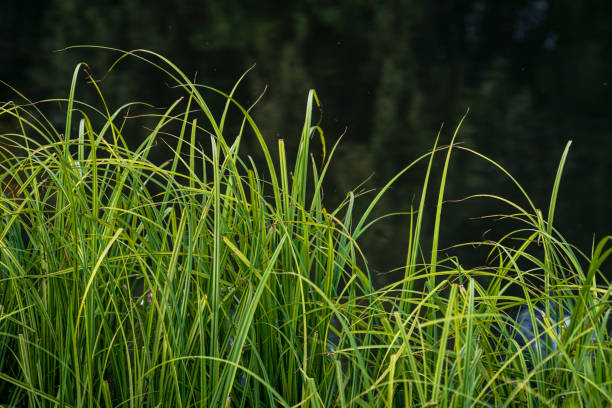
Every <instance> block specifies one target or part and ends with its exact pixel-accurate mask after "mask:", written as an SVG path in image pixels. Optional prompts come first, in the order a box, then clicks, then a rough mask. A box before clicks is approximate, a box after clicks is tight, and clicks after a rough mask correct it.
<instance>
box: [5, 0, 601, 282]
mask: <svg viewBox="0 0 612 408" xmlns="http://www.w3.org/2000/svg"><path fill="white" fill-rule="evenodd" d="M77 4H78V2H75V1H71V0H47V1H45V2H42V1H31V2H9V3H8V4H3V5H2V13H0V30H1V31H2V33H1V35H0V55H1V58H2V60H3V63H2V64H0V79H2V80H5V81H7V82H9V83H11V84H12V85H14V86H16V87H18V88H19V89H20V90H22V91H23V92H24V93H26V94H27V95H28V96H30V98H32V99H33V100H39V99H43V98H47V97H51V96H67V89H68V85H69V82H70V78H71V76H72V71H73V69H74V66H75V64H76V63H77V62H79V61H87V62H88V63H89V72H91V73H92V74H93V75H94V76H95V77H96V78H98V79H100V78H102V77H104V74H105V71H106V69H107V68H108V67H109V65H110V64H111V63H112V61H113V60H114V59H115V58H116V56H117V54H113V53H110V52H106V51H101V50H92V49H77V50H71V51H66V52H52V51H53V50H57V49H60V48H63V47H65V46H68V45H75V44H104V45H109V46H113V47H117V48H122V49H132V48H147V49H152V50H155V51H158V52H160V53H162V54H164V55H166V56H167V57H169V58H170V59H171V60H173V61H174V62H175V63H177V64H178V65H179V66H180V67H181V68H183V69H184V70H185V72H186V73H187V74H188V75H190V76H193V75H195V73H196V72H197V78H198V81H200V82H202V83H206V84H208V85H211V86H215V87H217V88H220V89H222V90H229V89H231V86H232V85H233V83H234V81H235V80H236V79H237V78H238V77H239V76H240V75H241V74H242V73H243V72H244V71H245V70H246V69H247V68H248V67H250V66H252V65H253V64H254V63H256V64H257V65H256V67H255V68H254V69H253V70H252V71H251V72H250V73H249V75H248V77H247V79H246V81H245V83H244V85H243V87H242V88H241V90H240V92H239V95H238V99H239V100H242V101H243V102H244V103H245V104H246V105H248V104H250V103H251V102H252V101H254V100H255V99H256V98H257V96H258V95H259V94H260V93H261V92H262V90H263V89H264V87H265V86H267V87H268V88H267V92H266V95H265V97H264V98H263V100H262V101H261V102H260V103H259V104H258V106H257V108H256V109H255V110H254V115H255V117H256V119H257V120H258V122H259V124H260V126H261V127H262V130H263V131H264V135H265V136H266V138H267V139H268V140H269V141H270V143H272V144H275V143H276V139H277V138H284V139H285V140H286V141H287V144H288V149H289V151H291V148H292V147H295V144H296V141H297V139H298V136H299V131H300V128H301V125H302V121H303V117H302V116H303V111H304V107H305V101H306V95H307V92H308V89H310V88H315V89H316V90H317V91H318V93H319V96H320V99H321V101H322V120H321V126H322V127H323V129H324V130H325V132H326V133H325V134H326V137H327V142H328V145H329V144H330V143H333V142H334V141H335V140H336V139H337V138H338V137H339V135H340V134H342V133H343V132H344V131H345V129H346V135H345V136H344V139H343V144H342V148H341V150H340V151H339V154H338V157H337V158H336V161H335V165H334V166H333V168H332V173H331V179H330V180H329V183H328V185H327V189H326V200H327V206H328V207H334V204H335V203H337V202H339V201H340V200H341V199H342V198H343V197H344V196H345V193H346V191H348V190H349V189H350V188H352V187H353V186H355V185H357V184H359V183H360V182H361V181H363V180H364V179H366V178H368V177H369V176H371V175H372V174H373V177H372V178H371V179H370V181H369V182H368V184H367V185H366V186H367V187H370V188H380V187H381V186H382V185H384V183H385V181H386V180H388V179H389V178H390V177H391V176H392V175H393V174H395V173H396V172H397V171H399V170H400V169H401V168H402V167H403V166H405V165H407V164H408V163H410V162H411V161H412V160H414V159H415V158H416V157H418V156H419V155H420V154H422V153H424V152H426V151H427V149H429V148H431V146H432V145H433V142H434V139H435V136H436V133H437V131H438V129H439V128H440V126H441V124H442V123H444V128H443V131H442V136H441V140H442V142H443V143H447V142H448V141H449V140H450V137H451V135H452V132H453V130H454V128H455V126H456V125H457V124H458V122H459V120H460V118H461V116H462V115H463V114H464V113H465V112H466V110H467V109H468V108H469V109H470V113H469V115H468V117H467V119H466V121H465V123H464V126H463V128H462V130H461V131H460V133H459V136H458V141H460V142H461V143H463V145H464V146H467V147H471V148H474V149H476V150H478V151H480V152H482V153H484V154H486V155H488V156H490V157H491V158H492V159H494V160H496V161H498V162H499V163H501V164H503V165H504V166H506V168H507V169H508V170H509V171H510V172H511V173H512V174H513V175H514V176H515V177H516V178H517V180H518V181H519V182H520V183H521V184H522V185H523V187H524V188H525V190H526V191H527V192H528V193H529V194H530V195H531V197H532V199H533V201H534V205H535V206H536V207H537V208H541V209H542V210H543V212H544V214H546V212H547V209H548V204H549V198H550V192H551V190H552V185H553V180H554V176H555V173H556V168H557V164H558V161H559V159H560V157H561V153H562V151H563V148H564V147H565V144H566V143H567V141H568V140H570V139H571V140H573V145H572V149H571V151H570V155H569V158H568V161H567V164H566V168H565V171H564V178H563V182H562V184H561V190H560V196H559V203H558V205H557V211H556V217H555V222H556V227H557V228H558V229H559V230H560V231H561V233H562V234H563V235H564V236H565V237H566V238H567V240H568V241H570V242H572V243H575V244H576V245H578V246H579V247H580V248H581V249H583V250H584V251H586V252H589V250H590V246H591V243H592V240H593V237H595V239H599V238H601V237H602V236H604V235H605V234H609V233H610V232H612V215H611V214H612V204H611V203H612V200H611V198H612V194H611V192H610V191H611V189H612V182H611V181H610V175H611V174H612V158H611V155H610V152H612V115H611V113H610V112H611V111H610V109H611V107H612V103H611V102H612V93H611V87H612V83H611V81H612V76H611V75H610V73H611V69H610V67H611V62H612V61H611V55H612V43H611V38H612V32H611V31H612V25H611V24H609V16H610V15H612V2H608V1H594V0H593V1H582V2H576V1H568V0H565V1H564V0H560V1H555V2H552V1H544V0H538V1H529V0H522V1H495V2H487V1H476V0H472V1H433V0H430V1H424V2H413V1H399V0H398V1H388V2H380V3H379V2H366V1H362V0H351V1H342V2H324V1H318V0H310V1H298V2H285V3H281V4H278V5H275V6H273V7H272V6H265V5H262V4H261V3H259V2H255V1H238V2H233V1H232V2H229V1H216V0H214V1H208V2H206V3H205V4H206V5H203V4H202V2H196V1H182V2H176V4H173V5H172V6H154V5H153V4H152V3H151V2H145V1H143V0H132V1H129V2H119V1H108V0H107V1H98V2H95V3H90V4H87V5H86V6H85V7H83V6H82V3H81V4H78V5H77ZM165 82H166V79H164V78H163V77H162V76H161V75H159V74H156V73H155V71H154V70H153V69H152V68H150V67H148V66H146V65H145V64H141V63H138V62H136V61H126V62H124V63H122V64H120V65H119V66H118V67H117V68H116V70H115V71H113V73H112V74H111V75H109V76H108V77H106V78H105V79H104V81H103V82H102V83H101V87H102V90H103V92H104V94H105V97H106V98H107V100H108V101H110V105H111V108H117V107H118V106H120V105H121V104H122V103H125V102H127V101H131V100H142V101H148V102H152V103H155V104H157V105H160V106H167V105H169V104H170V103H171V102H172V101H173V98H174V97H176V95H177V94H176V92H174V91H173V90H171V89H169V88H168V87H167V86H166V85H165ZM79 92H80V93H79V95H81V97H92V98H93V96H92V95H93V92H92V90H91V86H89V87H88V86H87V85H86V84H84V83H83V84H82V85H80V87H79ZM14 98H15V96H13V95H11V94H10V93H9V91H8V90H6V89H2V90H1V91H0V100H8V99H14ZM214 104H215V102H214V101H213V106H214ZM61 115H62V112H61V110H60V111H56V112H55V116H54V117H55V118H56V119H57V120H61V117H62V116H61ZM0 126H3V127H4V128H6V126H7V124H6V123H5V124H2V123H0ZM139 137H141V134H140V131H139V130H138V129H134V131H133V138H134V140H138V138H139ZM328 147H329V146H328ZM158 155H159V159H160V160H163V155H164V152H163V150H160V151H159V152H158ZM436 164H437V166H438V167H440V166H441V164H442V163H441V162H438V163H436ZM423 174H424V166H419V167H417V168H416V169H415V170H414V171H412V172H410V173H408V174H407V175H406V176H404V177H402V178H401V179H400V180H399V182H398V183H397V185H396V186H395V187H394V188H393V189H392V191H391V192H390V193H389V194H388V196H387V198H386V199H385V200H384V201H383V202H381V205H380V206H379V209H378V214H383V213H387V212H395V211H408V210H409V209H410V205H411V204H414V205H417V204H418V199H419V196H420V188H421V184H422V179H423ZM434 176H435V177H434V179H433V180H432V182H433V183H434V186H436V185H437V180H438V179H437V178H436V177H438V176H439V172H436V173H435V174H434ZM436 191H437V187H435V188H434V189H433V190H432V191H430V195H429V196H430V197H431V200H430V202H428V205H427V211H428V215H429V219H428V220H427V221H426V223H425V228H426V229H427V230H428V231H431V228H432V222H430V221H429V220H431V219H433V214H434V213H435V199H436V194H437V193H436ZM484 192H486V193H493V194H500V195H504V196H506V197H509V198H512V199H516V200H519V202H520V204H521V205H526V203H525V200H523V199H522V198H521V196H520V194H519V193H518V191H517V189H516V188H515V187H513V185H512V184H511V183H509V182H508V181H507V179H505V178H504V176H503V175H502V174H501V173H500V172H499V171H496V170H494V169H493V168H492V167H491V166H489V165H486V164H485V163H483V162H482V161H478V160H476V159H475V158H474V157H473V156H470V155H469V154H466V153H457V154H456V155H455V156H454V157H453V159H452V163H451V174H450V176H449V180H448V188H447V193H446V197H447V198H448V199H460V198H462V197H465V196H467V195H470V194H474V193H484ZM509 210H510V209H509V208H507V207H501V208H500V207H499V206H497V205H494V203H493V202H491V201H487V200H479V201H478V200H476V201H469V202H464V203H456V204H455V203H448V204H447V205H446V207H445V209H444V213H443V214H444V215H443V216H444V218H443V221H444V222H443V226H442V232H441V233H442V237H441V240H442V241H441V244H440V247H441V248H445V247H447V246H450V245H452V244H454V243H458V242H464V241H469V240H477V239H480V238H481V237H482V236H483V233H484V232H485V231H487V230H489V229H491V231H489V232H487V235H486V237H487V238H498V237H499V236H501V234H502V233H503V232H504V231H505V230H507V229H508V228H512V227H513V226H508V225H505V224H503V223H499V222H493V221H490V220H488V221H483V220H470V219H469V218H470V217H476V216H481V215H486V214H489V213H496V212H499V211H509ZM407 225H408V218H407V217H403V218H402V217H398V218H396V219H395V220H392V221H390V222H385V223H382V224H380V225H379V226H378V227H377V228H375V229H374V230H372V232H371V233H370V234H367V235H366V236H364V239H363V242H362V245H363V246H364V248H365V250H366V251H367V253H369V254H370V261H371V266H372V268H373V269H375V270H378V271H387V270H389V269H391V268H393V267H397V266H399V265H400V264H401V263H402V262H403V260H404V259H405V250H406V247H407V241H408V230H407V228H408V227H407ZM425 249H427V248H425ZM446 253H449V254H452V253H453V252H452V251H443V255H444V254H446ZM463 256H464V258H463V259H464V262H466V263H467V264H468V265H467V266H471V265H477V264H480V263H482V262H483V254H482V253H479V252H478V251H467V252H465V253H463ZM470 264H471V265H470ZM604 267H605V265H604ZM379 279H380V280H381V281H382V282H384V281H386V280H391V279H393V275H392V274H391V275H387V274H385V275H380V278H379Z"/></svg>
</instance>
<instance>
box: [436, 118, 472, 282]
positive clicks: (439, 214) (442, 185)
mask: <svg viewBox="0 0 612 408" xmlns="http://www.w3.org/2000/svg"><path fill="white" fill-rule="evenodd" d="M468 113H469V109H468V111H467V112H466V113H465V114H464V115H463V117H462V118H461V120H460V121H459V124H458V125H457V128H456V129H455V132H454V133H453V138H452V139H451V141H450V144H449V145H448V151H447V153H446V160H445V161H444V170H443V171H442V180H441V181H440V191H439V193H438V205H437V207H436V218H435V224H434V231H433V241H432V243H431V266H430V268H431V269H430V272H431V275H430V276H429V279H428V280H429V282H430V287H433V286H434V281H433V280H434V279H435V273H436V266H437V262H438V237H439V234H440V220H441V218H442V202H443V200H444V189H445V187H446V175H447V173H448V165H449V163H450V157H451V152H452V150H453V144H454V143H455V138H456V137H457V134H458V133H459V129H461V125H462V124H463V121H464V120H465V118H466V117H467V115H468Z"/></svg>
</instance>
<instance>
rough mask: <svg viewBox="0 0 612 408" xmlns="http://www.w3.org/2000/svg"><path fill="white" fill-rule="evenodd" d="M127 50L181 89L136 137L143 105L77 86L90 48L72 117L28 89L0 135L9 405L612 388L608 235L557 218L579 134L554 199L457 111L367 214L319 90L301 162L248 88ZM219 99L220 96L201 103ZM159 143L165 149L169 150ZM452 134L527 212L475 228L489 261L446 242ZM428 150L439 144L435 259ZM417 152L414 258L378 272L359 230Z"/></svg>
mask: <svg viewBox="0 0 612 408" xmlns="http://www.w3.org/2000/svg"><path fill="white" fill-rule="evenodd" d="M124 57H133V58H138V59H140V60H142V61H143V62H144V63H148V64H151V65H152V66H153V67H155V68H156V69H160V70H162V72H164V73H165V74H167V75H168V80H169V81H170V82H172V84H173V85H174V86H176V87H177V88H180V89H182V90H183V92H184V95H183V97H181V98H179V99H177V100H176V101H174V102H173V103H172V104H171V105H170V106H169V107H168V108H166V109H165V110H163V111H154V113H150V114H146V115H139V117H140V119H141V120H142V121H143V123H144V124H145V125H146V129H148V130H147V133H146V134H145V137H144V138H142V139H141V142H140V144H139V145H137V146H131V145H130V144H129V143H128V141H131V140H134V139H133V138H132V137H131V136H130V134H128V133H129V132H133V131H134V129H141V128H135V127H134V126H126V121H127V120H128V119H126V118H128V117H129V116H130V113H129V112H130V109H136V108H138V107H141V108H142V107H145V106H146V104H142V103H130V104H126V105H124V106H122V107H120V108H118V109H117V110H115V111H112V110H110V109H109V108H108V107H109V106H110V105H109V104H107V102H106V101H105V100H104V97H103V94H102V90H101V88H99V87H98V84H96V82H95V81H93V78H90V79H91V83H92V84H94V86H95V87H96V89H97V91H98V95H99V97H100V105H101V106H102V108H101V109H98V108H95V107H94V106H93V105H90V104H86V103H83V102H80V101H78V100H77V99H76V95H77V94H78V92H77V91H78V90H77V85H78V84H79V76H80V75H81V71H82V66H80V65H79V66H77V67H76V69H75V71H74V76H73V80H72V83H71V87H70V90H69V96H68V98H67V99H60V100H59V101H61V102H62V103H65V104H66V106H67V111H66V116H65V121H64V123H62V124H61V128H59V125H54V124H53V123H52V121H50V120H48V119H47V118H46V117H45V116H44V115H43V113H42V111H41V110H39V108H38V107H37V105H36V104H30V103H27V104H16V103H12V102H6V103H2V105H1V106H0V116H1V117H2V119H7V120H9V121H10V122H11V123H13V124H14V130H13V131H12V132H10V133H6V134H3V135H0V188H1V195H0V283H1V284H0V403H1V404H3V406H11V407H18V406H32V407H52V406H67V407H78V406H85V405H86V406H92V407H93V406H99V407H111V406H120V407H141V406H151V407H153V406H172V407H175V406H194V407H195V406H199V407H222V406H223V407H256V406H270V407H274V406H282V407H294V406H303V407H395V406H423V407H425V406H452V407H468V406H521V407H523V406H527V407H536V406H564V405H567V406H575V405H578V404H579V405H580V406H594V407H602V406H610V405H612V392H611V391H610V388H611V384H612V383H611V382H612V379H611V378H612V377H611V371H610V369H609V367H610V366H611V365H612V361H610V360H611V359H612V353H611V347H612V341H611V339H610V333H609V331H608V330H607V327H608V323H609V317H610V294H611V286H610V284H609V282H608V281H607V280H606V278H605V276H604V274H603V273H602V271H601V269H600V268H601V266H602V264H603V263H604V261H605V260H606V259H607V258H608V257H609V256H610V255H611V254H612V248H611V247H610V242H609V240H610V238H611V237H610V236H608V237H605V238H603V239H602V240H601V241H600V242H599V243H597V244H596V245H594V249H593V251H592V253H591V254H589V255H585V254H583V253H581V252H580V251H579V250H577V249H576V248H574V247H573V246H572V245H570V244H569V243H568V242H566V241H565V240H564V238H563V236H562V235H561V234H560V232H559V231H557V230H556V229H555V228H554V225H553V218H554V209H555V204H556V200H557V193H558V191H559V187H560V180H561V174H562V169H563V165H564V163H565V160H566V157H567V154H568V150H569V143H568V146H567V149H566V150H565V152H564V153H563V157H562V159H561V163H560V165H559V168H558V171H557V176H556V178H555V180H554V186H553V190H552V195H551V201H550V206H549V208H550V209H549V212H548V215H547V217H546V218H544V217H543V215H542V212H541V211H540V210H538V209H537V208H535V206H534V205H533V203H532V202H531V200H530V199H529V197H528V195H527V194H526V193H525V191H524V190H523V189H522V187H521V186H520V184H519V183H518V182H517V181H516V180H514V179H513V178H512V177H511V176H510V174H508V172H507V171H505V170H504V169H503V167H502V166H501V165H499V164H498V163H495V162H494V161H492V160H491V159H489V158H487V157H485V156H484V155H482V154H480V153H477V152H475V151H472V150H470V149H468V148H466V147H463V146H460V145H455V144H454V140H455V137H456V135H457V134H458V132H459V128H458V129H457V131H456V132H455V134H454V136H453V139H452V141H451V142H450V145H448V146H439V145H438V141H437V140H436V144H435V145H434V147H433V149H432V151H431V152H428V153H426V154H424V155H423V156H421V157H420V158H418V159H417V160H415V161H414V162H413V163H411V164H409V165H408V166H407V167H406V168H405V169H404V170H403V171H402V172H401V173H399V174H398V175H397V176H396V177H394V178H393V179H392V180H390V181H389V183H388V184H387V185H385V186H384V187H383V188H382V189H381V190H380V192H379V193H378V194H377V195H376V196H375V197H373V198H372V199H371V201H370V202H369V203H367V205H366V206H365V208H366V210H365V212H364V213H362V214H357V213H355V212H354V211H353V208H354V205H355V200H356V199H360V200H364V198H357V197H356V196H357V195H358V194H356V193H355V192H351V193H349V194H348V195H347V198H346V200H345V201H344V202H342V203H340V204H339V205H338V206H337V207H336V208H331V207H329V206H326V205H325V203H323V201H322V197H323V194H322V186H323V185H324V179H325V176H326V174H327V170H328V166H329V163H330V162H331V161H332V160H333V158H334V152H335V148H336V146H334V147H333V148H332V149H330V150H328V149H327V148H326V147H325V138H324V135H323V130H322V129H321V128H320V127H319V126H318V125H317V124H315V123H313V121H312V118H313V115H312V112H313V110H315V109H316V108H317V106H318V105H319V101H318V97H317V95H316V93H315V92H314V91H311V92H310V93H309V95H308V97H307V102H306V113H305V121H304V126H303V129H302V131H301V136H300V143H299V147H298V151H297V154H296V157H295V159H291V158H290V157H289V156H290V155H291V153H290V152H287V151H286V149H285V145H284V142H283V141H282V140H281V141H279V142H278V158H273V155H272V153H271V149H270V147H269V146H268V145H267V143H266V141H265V138H264V136H263V135H262V134H261V132H260V131H259V128H258V127H257V125H256V123H255V121H254V120H253V118H252V116H251V114H250V111H251V108H252V107H247V108H245V107H243V106H242V105H240V104H239V103H238V102H237V101H236V100H235V99H234V93H235V91H236V89H237V86H238V84H237V85H236V87H234V89H232V91H231V92H230V93H229V94H226V93H223V92H221V91H219V90H216V89H213V88H209V87H204V86H201V85H198V84H196V83H193V82H192V81H190V80H189V79H188V77H187V76H186V75H185V74H184V73H183V72H182V71H180V69H179V68H178V67H176V66H175V65H174V64H172V63H171V62H170V61H169V60H167V59H165V58H164V57H162V56H161V55H158V54H155V53H153V52H150V51H145V50H137V51H132V52H125V53H124V54H123V56H122V57H121V58H120V60H121V59H123V58H124ZM120 60H118V61H117V63H119V61H120ZM115 65H116V64H114V65H113V66H115ZM241 80H242V78H241ZM239 82H240V81H239ZM17 96H18V97H20V98H23V95H19V94H17ZM219 97H221V98H223V104H222V107H221V113H220V114H218V115H215V114H214V113H213V112H214V110H215V109H214V108H213V106H216V105H214V104H209V103H208V102H207V101H208V100H209V99H214V100H218V98H219ZM55 101H58V100H55ZM236 116H238V118H237V119H236ZM132 120H134V119H129V121H132ZM139 131H140V130H139ZM229 135H232V136H231V137H230V136H229ZM313 136H317V137H316V138H315V137H313ZM244 138H254V139H256V140H257V142H258V148H259V150H260V152H261V155H262V157H263V158H264V160H263V162H262V163H261V164H256V161H255V160H253V159H251V157H250V156H246V155H243V154H241V152H240V146H241V143H242V140H243V139H244ZM164 141H166V143H167V151H169V152H170V158H169V159H170V160H167V161H164V162H162V163H158V162H156V161H155V160H154V159H152V158H151V157H153V156H154V155H155V151H156V150H155V149H158V148H159V147H158V146H159V145H162V144H163V143H164ZM319 141H320V143H321V144H322V146H321V145H319V144H318V142H319ZM453 149H462V150H464V151H467V152H469V153H472V154H473V155H474V156H475V157H476V158H479V159H483V160H486V161H488V162H489V163H491V165H492V167H493V168H496V169H498V170H500V176H506V177H509V178H510V179H511V180H512V181H513V182H514V183H515V185H516V187H517V188H518V189H519V190H520V191H521V192H522V193H523V194H524V196H525V200H524V203H522V204H521V203H514V202H510V201H509V200H507V199H505V198H504V197H501V196H493V195H486V194H482V195H479V196H474V197H473V198H487V199H494V200H498V201H500V202H502V203H505V204H507V205H508V207H509V208H511V211H512V213H510V214H507V215H505V217H507V218H510V219H514V220H515V221H517V223H518V224H517V225H521V226H522V227H521V228H519V229H516V230H514V231H512V232H511V233H509V234H507V235H506V236H503V237H501V238H500V239H499V240H497V241H485V242H479V243H476V244H478V245H481V246H486V247H488V248H490V257H489V259H490V260H491V262H490V263H489V264H488V265H487V266H484V267H482V268H478V269H473V270H471V269H470V270H466V269H464V268H462V267H461V263H460V260H457V259H455V258H450V259H439V258H438V255H439V254H438V251H437V248H438V243H437V240H438V231H439V229H440V228H443V227H444V222H443V218H442V209H443V207H442V206H443V202H444V201H443V194H444V189H445V183H446V174H447V171H448V165H449V161H450V159H451V152H452V150H453ZM319 150H321V151H322V152H323V153H322V156H323V161H322V163H316V162H315V159H314V158H313V156H312V153H313V152H318V151H319ZM437 153H444V154H445V155H446V160H445V163H444V168H443V172H442V179H441V181H440V183H439V186H438V190H439V195H438V206H437V209H436V212H435V214H434V215H433V218H434V225H435V231H434V234H433V237H434V238H433V240H434V241H433V243H432V246H431V248H432V252H431V255H430V256H429V257H428V259H426V258H425V257H424V256H423V255H422V247H421V237H422V236H423V235H422V231H421V225H422V222H423V219H424V218H425V217H428V216H431V215H429V214H427V213H426V212H425V209H424V208H425V206H424V202H425V197H426V194H427V192H428V190H429V189H430V188H431V183H432V180H431V178H430V173H431V172H432V168H433V165H434V161H433V157H434V154H437ZM421 161H427V162H428V165H427V170H426V174H425V182H424V184H423V190H422V198H421V201H420V205H419V207H418V208H417V209H416V210H414V211H412V212H411V213H410V217H411V220H413V221H414V222H411V226H412V227H411V231H409V234H410V238H411V239H410V245H409V248H408V250H407V254H406V257H405V261H404V262H402V261H398V267H401V268H402V270H403V271H404V277H403V279H402V280H400V281H399V282H396V283H393V284H391V285H389V286H387V287H384V288H380V289H376V288H375V287H374V285H373V283H372V278H371V276H370V273H369V271H368V269H367V266H364V265H367V258H366V254H364V253H363V252H362V251H361V249H360V247H359V243H358V238H359V237H360V236H361V235H362V234H363V233H364V232H365V231H366V230H367V229H368V228H369V227H370V226H371V225H372V223H373V222H376V221H377V220H372V219H371V218H370V214H371V213H372V210H373V208H374V206H375V205H376V204H377V202H378V201H379V199H380V198H381V196H382V195H383V194H384V193H385V191H386V190H388V189H389V188H390V186H391V185H392V184H393V183H394V182H395V181H396V180H397V179H398V178H399V177H400V176H401V175H402V174H403V173H405V172H406V171H408V170H410V169H412V168H413V167H414V165H415V164H417V163H419V162H421ZM290 163H293V164H292V165H291V164H290ZM258 166H259V167H258ZM353 218H354V219H353ZM471 244H475V243H471ZM417 288H424V289H422V290H420V289H417ZM517 293H518V294H519V295H517Z"/></svg>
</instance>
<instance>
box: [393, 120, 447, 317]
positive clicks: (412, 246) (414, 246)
mask: <svg viewBox="0 0 612 408" xmlns="http://www.w3.org/2000/svg"><path fill="white" fill-rule="evenodd" d="M443 126H444V124H443V125H442V126H440V129H439V130H438V134H437V135H436V141H435V142H434V146H433V149H432V150H431V154H430V156H429V162H428V163H427V171H426V172H425V180H424V181H423V188H422V190H421V191H422V192H421V201H420V202H419V209H418V211H417V219H416V225H415V226H414V233H413V230H412V213H411V214H410V221H411V230H410V235H411V239H410V242H409V248H408V253H407V254H406V255H407V258H408V261H407V262H406V269H405V272H404V281H405V284H404V288H403V291H402V293H405V294H407V295H409V296H411V293H412V288H413V286H414V280H413V279H406V278H410V277H411V276H413V275H414V273H415V270H416V260H417V255H418V253H419V242H420V238H421V226H422V224H423V213H424V209H425V197H426V196H427V188H428V186H429V176H430V174H431V167H432V165H433V159H434V155H435V153H436V148H437V147H438V141H439V140H440V134H441V133H442V129H443ZM406 304H407V305H408V304H410V303H409V302H406Z"/></svg>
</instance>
